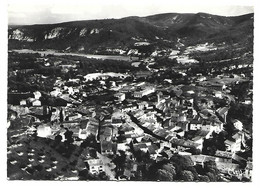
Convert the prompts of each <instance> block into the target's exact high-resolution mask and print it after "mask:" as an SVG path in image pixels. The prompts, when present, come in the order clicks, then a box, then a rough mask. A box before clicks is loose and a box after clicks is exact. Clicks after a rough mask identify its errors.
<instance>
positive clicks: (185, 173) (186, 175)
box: [181, 170, 194, 181]
mask: <svg viewBox="0 0 260 188" xmlns="http://www.w3.org/2000/svg"><path fill="white" fill-rule="evenodd" d="M181 179H182V180H184V181H193V180H194V176H193V174H192V172H191V171H188V170H183V171H182V172H181Z"/></svg>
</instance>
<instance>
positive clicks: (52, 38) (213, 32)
mask: <svg viewBox="0 0 260 188" xmlns="http://www.w3.org/2000/svg"><path fill="white" fill-rule="evenodd" d="M253 18H254V14H253V13H251V14H245V15H241V16H235V17H234V16H232V17H226V16H218V15H211V14H207V13H196V14H192V13H187V14H180V13H163V14H156V15H150V16H145V17H138V16H130V17H124V18H120V19H99V20H80V21H70V22H62V23H55V24H34V25H25V26H9V28H8V39H9V49H13V48H26V47H28V48H34V49H35V48H36V49H37V48H38V49H39V48H42V49H45V48H52V49H57V50H65V49H70V50H72V51H83V52H92V53H93V52H95V51H96V50H97V49H99V48H121V49H124V48H130V47H132V46H133V45H134V44H135V43H136V42H149V43H152V44H156V45H157V47H158V45H159V46H160V45H166V46H167V45H169V46H173V47H174V46H176V43H177V40H178V39H182V40H183V42H184V43H185V42H191V41H201V40H211V39H212V36H214V37H213V39H214V38H216V39H217V40H219V39H220V38H223V36H221V35H222V34H223V33H224V34H225V35H227V37H226V38H228V36H231V35H232V33H230V32H235V31H236V30H237V31H239V36H237V37H236V38H234V39H235V40H237V41H238V42H239V40H240V39H241V37H242V36H243V37H249V38H252V37H253V23H254V21H253ZM236 35H237V34H235V36H236ZM243 37H242V38H243Z"/></svg>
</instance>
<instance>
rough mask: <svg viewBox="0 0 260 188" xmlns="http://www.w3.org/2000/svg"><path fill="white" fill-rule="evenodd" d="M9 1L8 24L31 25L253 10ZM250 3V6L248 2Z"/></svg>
mask: <svg viewBox="0 0 260 188" xmlns="http://www.w3.org/2000/svg"><path fill="white" fill-rule="evenodd" d="M209 2H210V1H209V0H207V1H204V0H181V1H174V0H128V1H122V0H121V1H119V0H84V1H83V0H70V1H66V0H63V1H60V0H45V1H31V0H23V1H19V0H9V1H8V8H7V9H8V24H9V25H13V24H15V25H31V24H49V23H60V22H66V21H74V20H93V19H106V18H122V17H127V16H147V15H153V14H160V13H170V12H175V13H198V12H205V13H210V14H216V15H223V16H237V15H242V14H247V13H252V12H253V11H254V9H253V6H252V4H250V2H251V0H247V1H241V2H242V3H241V2H239V1H238V0H236V1H234V0H217V1H212V2H214V4H213V3H212V2H211V3H209ZM234 2H235V4H234ZM246 2H247V3H246Z"/></svg>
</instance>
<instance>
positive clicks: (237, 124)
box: [232, 119, 243, 131]
mask: <svg viewBox="0 0 260 188" xmlns="http://www.w3.org/2000/svg"><path fill="white" fill-rule="evenodd" d="M232 123H233V125H234V127H235V128H236V129H238V130H240V131H242V130H243V123H242V122H241V121H239V120H237V119H234V120H233V121H232Z"/></svg>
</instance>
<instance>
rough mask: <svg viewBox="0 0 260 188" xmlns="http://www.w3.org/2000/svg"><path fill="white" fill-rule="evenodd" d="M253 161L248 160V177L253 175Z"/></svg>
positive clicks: (246, 173) (245, 173) (246, 169)
mask: <svg viewBox="0 0 260 188" xmlns="http://www.w3.org/2000/svg"><path fill="white" fill-rule="evenodd" d="M252 170H253V163H252V161H247V165H246V168H245V172H244V176H245V177H246V178H248V179H251V177H252Z"/></svg>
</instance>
